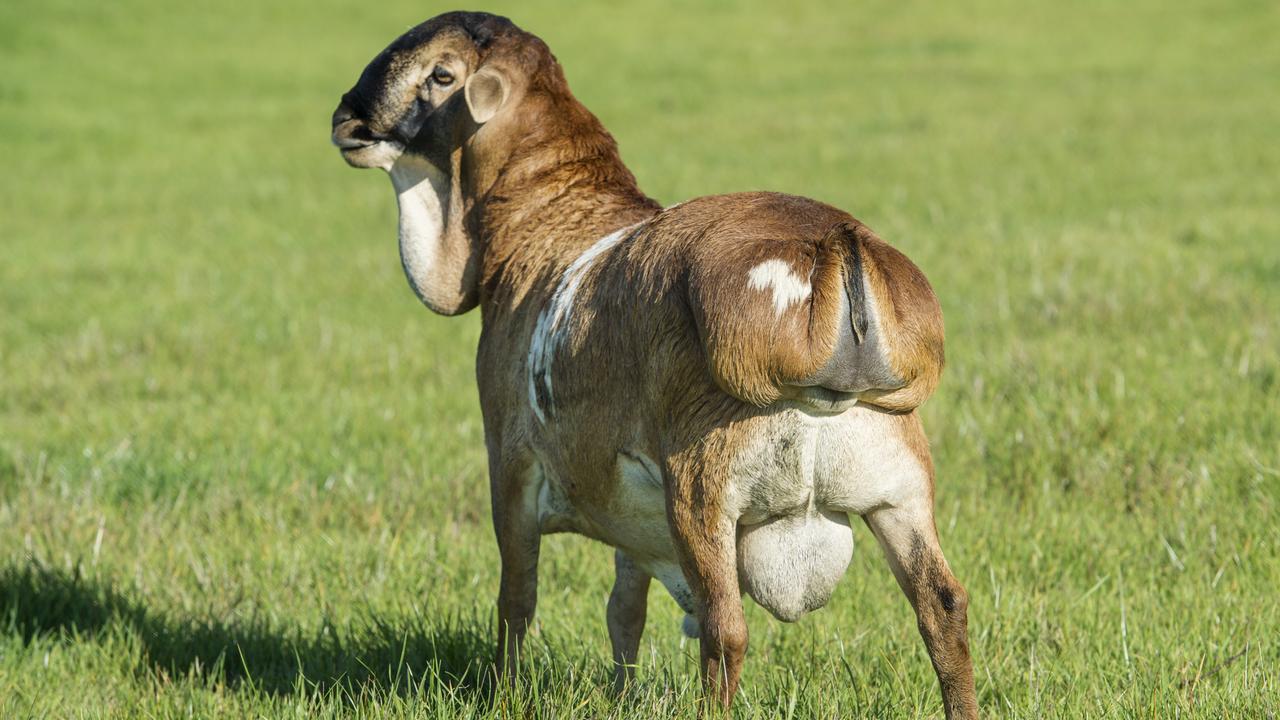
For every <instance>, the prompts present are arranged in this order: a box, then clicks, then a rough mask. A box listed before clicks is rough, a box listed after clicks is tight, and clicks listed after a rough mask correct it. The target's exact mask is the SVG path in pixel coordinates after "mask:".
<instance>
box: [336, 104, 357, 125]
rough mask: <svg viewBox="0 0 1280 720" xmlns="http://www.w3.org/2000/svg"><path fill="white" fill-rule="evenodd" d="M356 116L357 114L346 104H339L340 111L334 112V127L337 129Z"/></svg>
mask: <svg viewBox="0 0 1280 720" xmlns="http://www.w3.org/2000/svg"><path fill="white" fill-rule="evenodd" d="M355 116H356V114H355V112H354V111H352V110H351V108H350V107H347V104H346V103H339V104H338V109H337V110H334V111H333V127H335V128H336V127H338V126H339V125H341V124H342V123H344V122H346V121H348V120H351V119H352V118H354V117H355Z"/></svg>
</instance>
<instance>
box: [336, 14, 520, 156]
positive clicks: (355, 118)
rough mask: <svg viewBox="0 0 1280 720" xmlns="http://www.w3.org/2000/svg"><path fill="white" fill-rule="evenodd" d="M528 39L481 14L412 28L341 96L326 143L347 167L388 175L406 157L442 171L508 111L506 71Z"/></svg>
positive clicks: (515, 77) (514, 86) (512, 87)
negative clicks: (330, 141)
mask: <svg viewBox="0 0 1280 720" xmlns="http://www.w3.org/2000/svg"><path fill="white" fill-rule="evenodd" d="M529 40H532V41H534V42H538V41H536V38H533V36H531V35H528V34H527V33H524V32H523V31H521V30H520V29H519V28H517V27H516V26H515V25H513V24H512V23H511V21H509V20H507V19H506V18H502V17H498V16H495V15H489V14H487V13H470V12H453V13H447V14H444V15H440V16H437V17H434V18H432V19H430V20H428V21H426V22H424V23H422V24H421V25H418V26H417V27H415V28H413V29H411V30H410V31H409V32H407V33H405V34H404V35H401V36H400V37H399V38H397V39H396V40H395V42H393V43H391V45H390V46H388V47H387V48H386V49H385V50H383V51H382V52H381V53H379V54H378V56H377V57H375V58H374V59H373V61H372V62H370V63H369V65H368V66H367V67H366V68H365V69H364V72H362V73H361V74H360V79H359V80H358V81H357V82H356V84H355V86H354V87H352V88H351V90H350V91H348V92H347V93H346V94H345V95H343V96H342V102H341V103H339V104H338V108H337V110H335V111H334V113H333V136H332V138H333V144H334V145H336V146H338V148H339V150H340V152H341V153H342V157H343V159H345V160H346V161H347V162H348V163H349V164H351V165H352V166H353V167H360V168H373V167H378V168H382V169H384V170H390V169H391V167H392V166H393V165H394V164H395V163H396V162H397V161H398V160H400V159H401V157H402V156H403V155H405V154H411V155H418V156H421V157H423V158H426V159H427V160H429V161H431V162H432V164H433V165H436V166H437V167H441V169H447V168H448V158H449V156H450V154H451V153H452V152H453V151H455V150H457V149H458V148H460V147H461V146H462V145H463V144H464V143H465V142H466V141H467V140H468V139H469V138H470V137H471V136H472V135H473V134H474V133H475V131H476V130H477V129H478V128H479V127H480V126H482V125H483V124H485V123H486V122H488V121H489V120H491V119H493V117H494V116H495V115H496V114H497V113H498V112H499V111H500V110H502V109H503V108H504V107H505V106H507V105H509V104H514V102H513V101H515V100H516V99H517V98H515V97H514V96H515V95H516V94H517V93H518V92H519V91H520V90H521V89H522V88H521V87H519V85H520V84H521V83H520V82H519V80H520V79H521V73H519V72H512V67H511V66H512V65H513V64H518V63H519V60H520V58H519V54H520V53H519V50H520V49H521V46H523V45H526V44H528V42H526V41H529ZM539 44H540V43H539ZM513 50H514V51H515V52H513ZM513 61H514V63H513Z"/></svg>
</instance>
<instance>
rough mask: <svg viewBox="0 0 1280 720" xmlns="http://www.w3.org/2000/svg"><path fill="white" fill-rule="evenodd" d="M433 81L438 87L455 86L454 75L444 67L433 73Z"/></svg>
mask: <svg viewBox="0 0 1280 720" xmlns="http://www.w3.org/2000/svg"><path fill="white" fill-rule="evenodd" d="M431 79H432V80H435V81H436V84H437V85H451V84H453V73H451V72H449V71H448V70H445V69H444V68H442V67H437V68H436V69H435V70H432V71H431Z"/></svg>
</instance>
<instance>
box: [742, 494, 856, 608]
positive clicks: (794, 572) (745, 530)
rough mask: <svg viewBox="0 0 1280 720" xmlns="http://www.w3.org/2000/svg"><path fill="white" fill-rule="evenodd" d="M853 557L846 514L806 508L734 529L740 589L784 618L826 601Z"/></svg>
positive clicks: (818, 606)
mask: <svg viewBox="0 0 1280 720" xmlns="http://www.w3.org/2000/svg"><path fill="white" fill-rule="evenodd" d="M852 557H853V532H852V531H851V530H850V529H849V516H848V515H847V514H845V513H833V512H825V511H816V510H810V511H809V512H807V513H801V514H797V515H793V516H786V517H779V518H773V519H771V520H768V521H766V522H763V523H760V524H759V525H749V526H742V527H741V528H740V529H739V531H738V580H739V582H740V583H741V585H742V589H743V590H744V591H746V593H747V594H748V595H750V596H751V599H752V600H755V601H756V603H757V604H759V605H760V606H761V607H763V608H764V609H766V610H768V611H769V612H770V613H772V614H773V616H774V617H776V618H778V619H779V620H783V621H786V622H794V621H796V620H798V619H800V617H801V616H802V615H804V614H805V613H807V612H811V611H813V610H817V609H818V608H820V607H822V606H824V605H826V604H827V601H828V600H830V599H831V593H832V592H833V591H834V590H835V587H836V583H837V582H839V581H840V578H841V577H842V576H843V575H844V572H845V570H847V569H848V567H849V560H850V559H852Z"/></svg>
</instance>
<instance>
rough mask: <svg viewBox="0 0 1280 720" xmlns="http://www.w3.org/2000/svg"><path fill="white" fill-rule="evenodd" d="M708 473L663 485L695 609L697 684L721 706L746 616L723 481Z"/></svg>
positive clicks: (735, 672)
mask: <svg viewBox="0 0 1280 720" xmlns="http://www.w3.org/2000/svg"><path fill="white" fill-rule="evenodd" d="M698 464H699V465H700V464H701V463H698ZM714 475H715V473H713V472H710V471H705V470H701V469H700V470H698V471H694V472H688V471H686V472H685V473H678V474H677V477H676V478H674V479H673V480H672V481H671V482H670V483H669V484H668V488H669V489H668V494H667V512H668V518H669V520H670V523H671V533H672V536H673V538H674V539H675V544H676V553H677V555H678V556H679V558H680V568H681V570H683V571H684V576H685V580H686V581H687V582H688V584H689V589H690V590H691V591H692V593H693V600H694V602H693V604H694V606H695V607H696V609H697V616H698V625H699V626H700V632H701V635H700V637H699V642H700V646H701V647H700V649H701V654H702V684H703V688H704V690H705V692H706V694H707V696H709V697H711V698H714V699H715V700H716V701H718V702H719V703H720V705H721V706H723V707H727V706H729V705H730V704H731V703H732V702H733V696H734V695H735V694H737V692H738V680H739V678H740V676H741V675H742V660H743V658H744V657H745V656H746V654H747V620H746V616H745V615H744V614H743V611H742V596H741V594H740V591H739V589H738V560H737V541H736V538H735V535H736V523H735V520H734V519H733V518H730V517H728V516H726V515H725V513H724V512H723V507H722V500H723V498H722V495H723V488H724V486H725V483H724V482H723V481H720V482H717V481H716V480H717V479H716V478H715V477H713V476H714Z"/></svg>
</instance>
